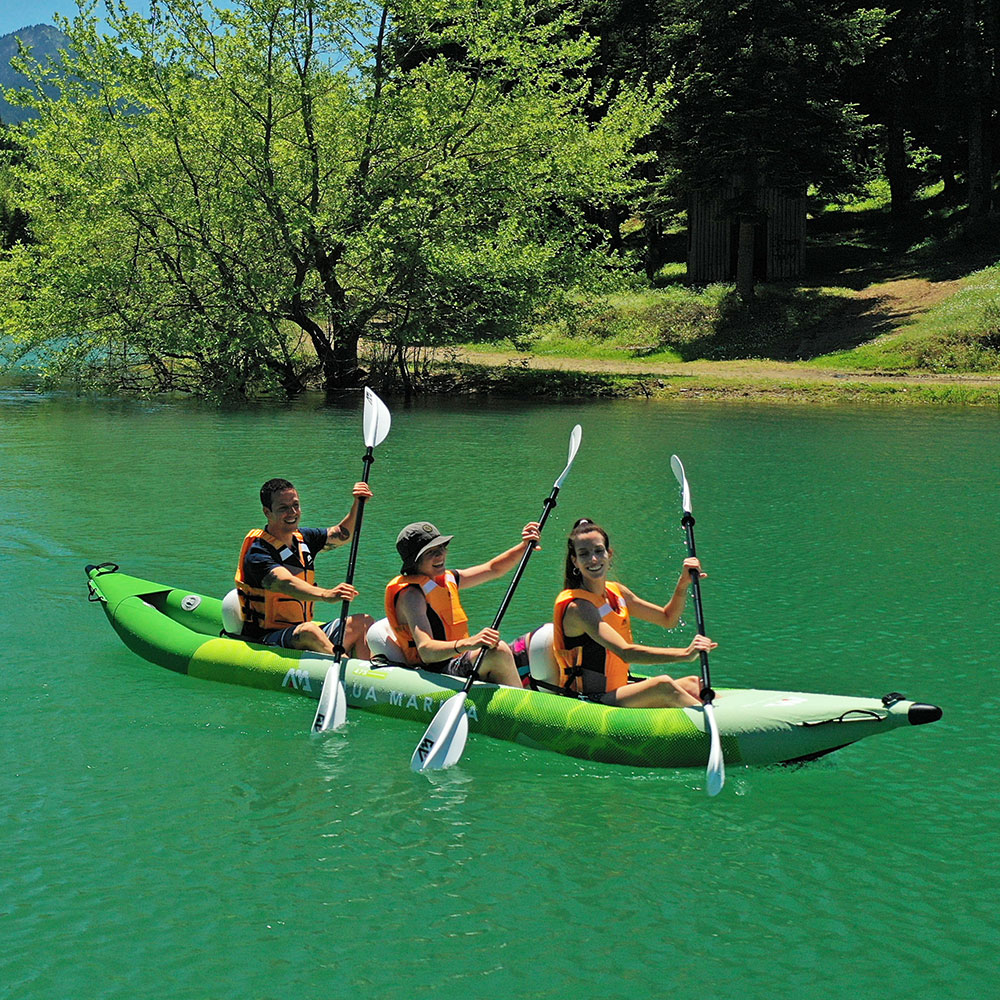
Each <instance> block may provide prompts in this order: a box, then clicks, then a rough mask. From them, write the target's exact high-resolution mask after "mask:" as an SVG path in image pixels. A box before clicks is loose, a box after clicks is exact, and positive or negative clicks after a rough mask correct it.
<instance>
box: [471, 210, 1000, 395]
mask: <svg viewBox="0 0 1000 1000" xmlns="http://www.w3.org/2000/svg"><path fill="white" fill-rule="evenodd" d="M809 234H810V240H809V245H808V250H807V261H808V265H807V271H806V273H805V274H804V275H803V277H802V279H800V281H798V282H796V283H794V284H793V283H775V284H767V285H760V286H758V289H757V296H756V300H755V302H754V303H753V304H752V305H751V306H749V307H745V306H743V305H742V304H741V303H740V302H739V301H738V300H737V298H736V296H735V293H734V291H733V288H732V286H730V285H711V286H708V287H703V288H692V287H688V286H686V285H684V284H683V282H682V278H683V270H684V267H683V263H682V262H681V260H678V261H675V262H674V263H673V264H669V265H667V266H666V267H665V268H664V269H663V271H662V272H661V273H660V275H659V277H658V280H657V282H656V287H652V288H649V287H646V288H636V289H632V290H628V291H622V292H620V293H618V294H616V295H612V296H607V297H604V298H600V299H597V298H595V299H594V300H593V301H584V300H581V301H580V303H579V304H580V309H579V311H578V314H577V315H576V316H575V317H574V318H573V319H572V320H562V321H560V322H558V323H551V324H549V325H547V326H540V327H539V328H538V329H536V330H535V331H534V335H533V337H532V338H530V340H529V341H528V343H527V345H526V344H525V343H520V344H518V345H517V346H518V348H520V353H519V355H518V357H517V359H516V360H514V361H513V362H509V363H507V364H505V365H500V367H499V368H498V367H496V365H497V355H496V354H495V352H496V350H497V345H492V346H491V347H490V348H489V349H488V350H489V351H491V352H494V353H492V354H491V355H489V358H490V365H478V366H477V365H476V364H475V361H476V359H477V356H483V354H482V352H483V351H485V350H487V349H486V348H481V347H478V348H477V347H475V346H473V345H468V346H467V347H465V348H463V350H462V354H461V356H462V358H463V359H464V361H465V362H466V364H465V365H464V366H461V365H457V366H456V365H453V366H451V376H452V377H453V378H454V380H455V382H456V385H457V386H466V387H470V386H471V387H478V388H481V389H484V390H489V391H496V392H508V393H509V392H518V393H524V394H525V395H530V394H532V393H534V392H535V391H536V389H538V388H543V386H542V385H541V384H540V383H541V382H544V388H545V389H546V391H548V392H550V393H552V392H558V393H560V394H564V395H601V396H608V395H611V396H618V395H673V394H677V395H681V394H684V393H686V392H687V393H691V394H695V395H698V396H700V397H703V398H721V397H732V396H733V395H738V396H745V397H748V398H767V399H772V398H773V399H778V398H790V399H809V400H816V399H844V398H847V399H852V400H855V399H856V400H878V401H880V402H907V403H913V402H962V403H988V404H990V405H996V403H997V387H996V386H991V385H988V384H987V385H970V384H968V383H969V382H970V381H971V380H973V379H976V380H978V381H981V382H989V381H990V380H991V379H992V378H994V377H1000V263H997V260H998V258H1000V240H998V239H997V237H996V236H995V234H994V232H993V228H992V227H990V226H984V227H983V228H982V229H981V230H972V229H970V228H969V227H968V226H965V225H964V224H963V220H962V219H960V218H956V217H955V216H954V215H953V214H952V213H951V212H950V210H949V209H948V208H947V207H946V206H943V205H940V204H939V203H938V202H937V201H936V200H935V199H934V198H933V197H931V198H927V199H925V201H924V202H921V203H920V204H919V206H918V210H917V211H915V214H914V215H913V216H912V217H911V218H910V219H909V220H908V221H906V222H904V223H900V222H899V221H898V220H893V219H892V218H891V217H890V215H889V213H888V210H887V207H886V206H885V204H884V203H882V202H881V201H880V200H879V199H878V198H873V199H869V200H868V201H866V202H865V203H863V204H860V205H859V206H856V207H855V210H853V211H847V210H832V209H829V208H828V209H825V210H823V211H817V213H816V214H815V216H814V217H813V218H811V219H810V221H809ZM682 236H683V234H678V240H677V244H676V246H677V254H678V255H679V254H681V253H682V252H683V240H682V238H681V237H682ZM499 346H501V347H503V346H506V347H508V348H509V349H510V350H511V352H513V349H514V345H499ZM526 347H527V352H526V351H525V348H526ZM566 359H572V360H573V361H575V362H577V363H578V364H576V365H574V367H575V368H580V367H586V366H587V365H588V364H589V365H590V366H591V368H592V369H593V370H592V371H590V372H582V371H579V370H577V371H573V372H568V371H560V370H559V369H560V367H566ZM484 360H485V357H484ZM748 360H752V361H753V369H752V370H740V371H737V370H736V367H737V366H735V365H734V363H736V362H745V361H748ZM713 364H717V365H718V366H719V367H718V369H717V370H716V371H714V372H713V371H712V370H711V366H712V365H713ZM616 365H617V366H619V367H621V368H622V369H625V368H627V369H629V370H627V371H626V370H620V371H617V372H615V371H612V370H610V369H611V368H612V367H614V366H616ZM636 365H639V366H643V367H645V368H646V369H647V370H645V371H642V372H637V371H636V370H635V368H636ZM688 366H690V367H691V369H692V370H691V372H690V373H685V371H684V369H685V368H687V367H688ZM769 366H770V368H771V369H772V370H771V371H769V370H768V369H769ZM790 368H794V369H795V373H794V378H791V379H788V378H784V377H783V376H784V375H786V374H787V373H788V372H789V370H790ZM542 369H546V370H545V373H544V375H541V374H540V371H541V370H542ZM602 369H603V370H602ZM695 369H697V371H695ZM852 376H856V378H854V377H852ZM536 383H538V384H536Z"/></svg>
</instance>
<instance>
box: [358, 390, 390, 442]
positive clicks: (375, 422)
mask: <svg viewBox="0 0 1000 1000" xmlns="http://www.w3.org/2000/svg"><path fill="white" fill-rule="evenodd" d="M391 423H392V417H391V416H390V415H389V408H388V407H387V406H386V405H385V403H383V402H382V400H381V399H379V398H378V396H376V395H375V393H374V392H372V391H371V389H369V388H368V387H367V386H365V419H364V426H365V447H366V448H376V447H378V445H380V444H381V443H382V442H383V441H384V440H385V437H386V435H387V434H388V433H389V425H390V424H391Z"/></svg>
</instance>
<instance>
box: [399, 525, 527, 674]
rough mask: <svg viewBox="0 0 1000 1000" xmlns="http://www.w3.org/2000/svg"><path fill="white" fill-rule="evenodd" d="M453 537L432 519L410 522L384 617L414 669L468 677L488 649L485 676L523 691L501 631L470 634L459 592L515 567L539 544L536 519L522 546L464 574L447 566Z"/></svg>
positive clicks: (483, 668) (401, 535) (403, 534)
mask: <svg viewBox="0 0 1000 1000" xmlns="http://www.w3.org/2000/svg"><path fill="white" fill-rule="evenodd" d="M454 537H455V536H454V535H442V534H441V533H440V532H439V531H438V530H437V528H435V527H434V525H433V524H431V523H429V522H428V521H416V522H414V523H413V524H408V525H407V526H406V527H405V528H403V530H402V531H401V532H400V533H399V537H398V538H397V539H396V551H397V552H398V553H399V555H400V557H401V558H402V560H403V567H402V569H401V570H400V574H399V576H397V577H394V578H393V579H392V580H390V581H389V583H388V585H387V586H386V588H385V613H386V617H387V618H388V619H389V625H390V627H391V629H392V633H393V637H394V638H395V640H396V643H397V644H398V646H399V647H400V649H401V650H402V651H403V655H404V656H405V658H406V662H407V663H409V664H410V665H411V666H414V667H423V668H424V669H425V670H430V671H433V672H434V673H437V674H449V675H451V676H453V677H468V676H469V674H471V673H472V668H473V666H474V664H475V661H476V658H477V657H478V655H479V651H480V650H483V649H485V650H486V653H485V655H484V656H483V659H482V662H481V663H480V665H479V676H480V678H481V679H482V680H485V681H489V682H491V683H493V684H506V685H508V686H510V687H520V686H521V678H520V676H519V675H518V672H517V667H516V666H515V665H514V657H513V654H512V653H511V651H510V647H509V646H508V645H507V643H505V642H501V641H500V633H499V632H497V631H496V629H493V628H484V629H480V630H479V631H478V632H477V633H476V634H475V635H470V634H469V616H468V615H467V614H466V613H465V611H464V609H463V608H462V602H461V601H460V600H459V596H458V592H459V590H460V589H462V590H464V589H465V588H467V587H478V586H479V585H480V584H483V583H489V582H490V581H491V580H497V579H499V578H500V577H502V576H505V575H506V574H507V573H509V572H510V571H511V570H512V569H514V567H515V566H516V565H517V564H518V563H519V562H520V560H521V557H522V555H523V554H524V548H525V546H526V545H534V544H536V543H537V541H538V538H539V533H538V524H537V523H536V522H535V521H531V522H530V523H528V524H526V525H525V526H524V528H523V529H522V531H521V543H520V544H519V545H515V546H514V547H513V548H511V549H507V551H506V552H501V553H500V554H499V555H496V556H494V557H493V558H492V559H490V560H489V561H488V562H485V563H482V564H480V565H478V566H470V567H469V568H468V569H462V570H450V569H447V568H446V566H445V563H446V560H447V555H448V543H449V542H450V541H451V540H452V538H454Z"/></svg>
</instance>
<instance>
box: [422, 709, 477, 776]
mask: <svg viewBox="0 0 1000 1000" xmlns="http://www.w3.org/2000/svg"><path fill="white" fill-rule="evenodd" d="M468 736H469V716H468V715H466V712H465V691H464V690H462V691H459V692H458V694H453V695H452V696H451V697H450V698H449V699H448V700H447V701H446V702H445V703H444V704H443V705H442V706H441V707H440V708H439V709H438V711H437V714H436V715H435V716H434V718H433V720H432V721H431V724H430V725H429V726H428V727H427V731H426V732H425V733H424V735H423V739H421V741H420V742H419V743H418V744H417V748H416V750H414V751H413V756H412V757H411V758H410V767H411V768H412V769H413V770H414V771H417V772H420V771H426V770H428V769H429V770H432V771H439V770H441V769H442V768H446V767H451V765H452V764H454V763H455V762H456V761H457V760H458V759H459V757H461V756H462V751H463V750H464V749H465V741H466V740H467V739H468Z"/></svg>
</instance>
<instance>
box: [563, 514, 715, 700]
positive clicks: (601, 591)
mask: <svg viewBox="0 0 1000 1000" xmlns="http://www.w3.org/2000/svg"><path fill="white" fill-rule="evenodd" d="M612 555H613V550H612V548H611V542H610V540H609V538H608V533H607V532H606V531H605V530H604V529H603V528H602V527H600V525H598V524H595V523H594V522H593V521H590V520H588V519H587V518H581V519H580V520H579V521H577V522H576V524H574V525H573V530H572V531H571V532H570V535H569V538H568V539H567V552H566V574H565V581H564V589H563V591H562V593H560V594H559V596H558V597H557V598H556V603H555V610H554V615H553V652H554V653H555V657H556V660H557V662H558V665H559V671H560V685H559V686H560V687H561V688H562V689H563V690H564V691H565V692H566V693H567V694H573V693H575V694H582V695H584V696H586V697H589V698H593V699H594V700H596V701H600V702H601V703H603V704H605V705H621V706H625V707H629V708H680V707H683V706H685V705H700V704H701V699H700V697H699V693H700V691H701V681H700V679H699V678H698V677H695V676H689V677H681V678H678V679H675V678H673V677H670V676H668V675H667V674H661V675H660V676H658V677H649V678H646V679H644V680H637V681H630V680H629V672H628V665H629V664H630V663H650V664H661V663H683V662H686V661H690V660H696V659H697V658H698V656H699V655H700V653H701V651H702V650H712V649H715V647H716V646H717V645H718V643H715V642H712V641H711V639H708V638H707V637H706V636H703V635H696V636H695V637H694V639H693V640H692V641H691V643H690V645H688V646H687V647H685V648H673V647H660V646H643V645H640V644H638V643H636V642H633V640H632V625H631V620H632V618H633V617H635V618H639V619H641V620H642V621H647V622H651V623H652V624H654V625H660V626H662V627H663V628H668V629H669V628H673V627H674V626H676V625H677V623H678V622H679V621H680V616H681V612H682V611H683V609H684V602H685V599H686V597H687V591H688V587H689V586H690V584H691V570H692V569H695V570H697V571H698V572H699V573H701V564H700V563H699V561H698V560H697V559H695V558H689V559H685V560H684V565H683V569H682V571H681V575H680V578H679V579H678V581H677V586H676V587H675V588H674V593H673V595H672V597H671V598H670V600H669V601H668V602H667V604H666V605H659V604H653V603H651V602H650V601H647V600H644V599H643V598H641V597H639V596H638V595H636V594H634V593H633V592H632V591H631V590H629V588H628V587H626V586H625V585H624V584H622V583H614V582H611V581H609V580H608V572H609V570H610V567H611V557H612ZM701 575H702V576H705V574H704V573H701Z"/></svg>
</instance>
